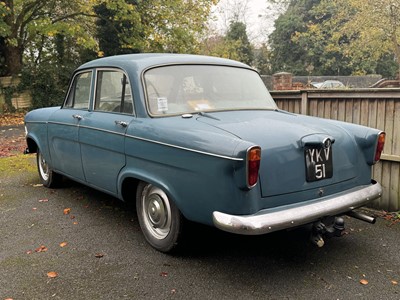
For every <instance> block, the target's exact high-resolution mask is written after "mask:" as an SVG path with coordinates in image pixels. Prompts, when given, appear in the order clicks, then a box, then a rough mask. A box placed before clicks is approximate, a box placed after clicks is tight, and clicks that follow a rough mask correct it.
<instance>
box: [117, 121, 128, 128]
mask: <svg viewBox="0 0 400 300" xmlns="http://www.w3.org/2000/svg"><path fill="white" fill-rule="evenodd" d="M115 124H116V125H119V126H121V127H127V126H128V123H127V122H124V121H115Z"/></svg>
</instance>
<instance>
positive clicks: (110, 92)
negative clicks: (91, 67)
mask: <svg viewBox="0 0 400 300" xmlns="http://www.w3.org/2000/svg"><path fill="white" fill-rule="evenodd" d="M95 110H96V111H105V112H119V113H126V114H132V113H133V97H132V91H131V86H130V84H129V81H128V79H127V77H126V75H125V74H124V73H123V72H121V71H117V70H100V71H98V72H97V83H96V100H95Z"/></svg>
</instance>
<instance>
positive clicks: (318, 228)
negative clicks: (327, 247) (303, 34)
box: [311, 217, 344, 247]
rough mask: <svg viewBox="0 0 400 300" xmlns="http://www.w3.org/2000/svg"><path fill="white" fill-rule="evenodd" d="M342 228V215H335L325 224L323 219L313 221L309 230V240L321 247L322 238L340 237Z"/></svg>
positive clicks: (323, 242) (322, 244)
mask: <svg viewBox="0 0 400 300" xmlns="http://www.w3.org/2000/svg"><path fill="white" fill-rule="evenodd" d="M343 230H344V220H343V218H342V217H335V219H334V221H333V223H331V224H330V225H326V224H325V223H324V222H323V221H318V222H315V223H314V224H313V226H312V230H311V242H312V243H313V244H315V245H317V246H318V247H323V246H324V244H325V241H324V238H331V237H340V236H342V232H343Z"/></svg>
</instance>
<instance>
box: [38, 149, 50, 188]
mask: <svg viewBox="0 0 400 300" xmlns="http://www.w3.org/2000/svg"><path fill="white" fill-rule="evenodd" d="M39 172H40V176H42V178H43V180H45V181H47V180H48V179H49V166H48V164H47V162H46V160H45V159H44V157H43V156H42V153H39Z"/></svg>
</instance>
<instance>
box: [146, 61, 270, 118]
mask: <svg viewBox="0 0 400 300" xmlns="http://www.w3.org/2000/svg"><path fill="white" fill-rule="evenodd" d="M144 84H145V89H146V96H147V107H148V110H149V113H150V115H152V116H166V115H177V114H185V113H198V112H207V111H229V110H251V109H257V110H258V109H267V110H270V109H276V108H277V106H276V104H275V102H274V100H273V99H272V97H271V95H270V94H269V92H268V90H267V88H266V87H265V85H264V83H263V81H262V80H261V78H260V76H259V75H258V73H257V72H255V71H253V70H250V69H245V68H237V67H229V66H216V65H174V66H163V67H157V68H153V69H150V70H148V71H147V72H146V73H145V74H144Z"/></svg>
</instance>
